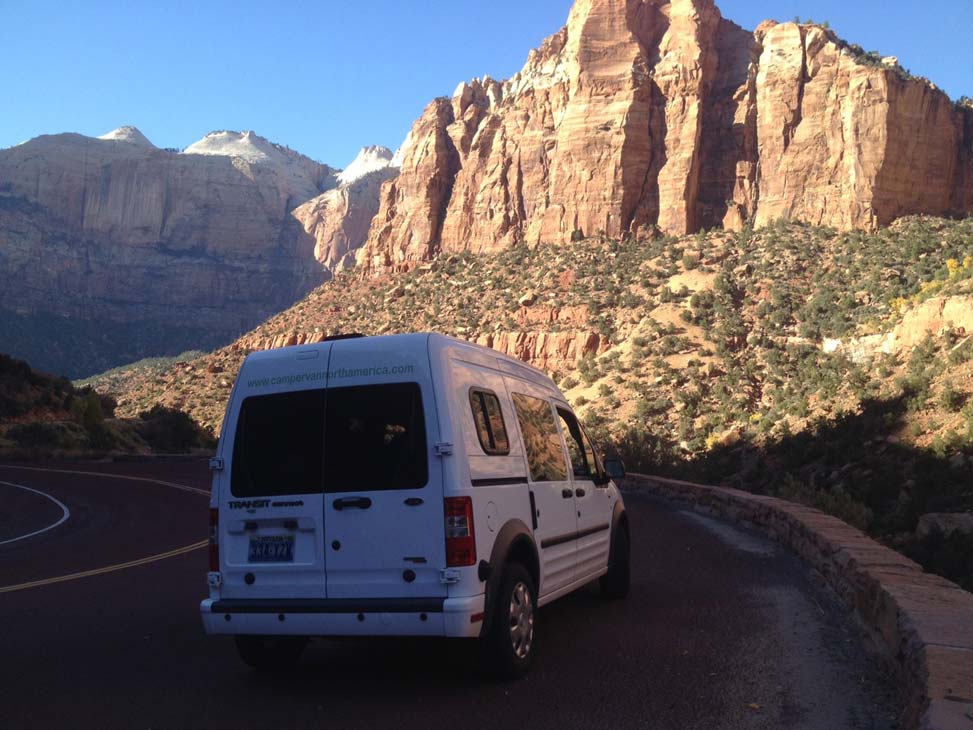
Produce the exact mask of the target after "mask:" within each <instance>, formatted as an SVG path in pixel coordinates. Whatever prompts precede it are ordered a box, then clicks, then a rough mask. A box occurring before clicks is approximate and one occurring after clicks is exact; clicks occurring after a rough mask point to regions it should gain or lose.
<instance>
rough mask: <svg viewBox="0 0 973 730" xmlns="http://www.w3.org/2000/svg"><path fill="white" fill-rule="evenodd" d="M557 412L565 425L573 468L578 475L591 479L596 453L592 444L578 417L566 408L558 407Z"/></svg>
mask: <svg viewBox="0 0 973 730" xmlns="http://www.w3.org/2000/svg"><path fill="white" fill-rule="evenodd" d="M557 414H558V415H559V416H560V417H561V424H562V426H563V427H564V431H565V434H564V440H565V441H567V444H568V454H569V455H570V457H571V468H572V469H573V470H574V475H575V476H576V477H583V478H585V479H590V478H592V477H593V476H594V475H595V471H596V467H595V454H594V451H592V449H591V444H590V443H588V441H587V440H586V439H585V438H584V436H583V435H582V433H581V427H580V426H579V425H578V419H577V418H575V417H574V414H573V413H571V412H570V411H568V410H565V409H564V408H558V409H557Z"/></svg>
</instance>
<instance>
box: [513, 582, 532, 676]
mask: <svg viewBox="0 0 973 730" xmlns="http://www.w3.org/2000/svg"><path fill="white" fill-rule="evenodd" d="M533 640H534V602H533V600H532V598H531V595H530V589H529V588H528V587H527V586H526V585H525V584H524V583H518V584H517V585H516V586H514V590H513V593H512V594H511V596H510V643H511V645H512V646H513V650H514V654H515V655H516V656H517V658H518V659H524V658H526V657H527V655H528V654H529V653H530V645H531V643H532V642H533Z"/></svg>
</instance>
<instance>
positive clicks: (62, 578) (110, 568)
mask: <svg viewBox="0 0 973 730" xmlns="http://www.w3.org/2000/svg"><path fill="white" fill-rule="evenodd" d="M208 544H209V541H208V540H201V541H200V542H195V543H193V544H192V545H186V546H185V547H181V548H176V549H175V550H170V551H169V552H167V553H159V554H158V555H150V556H149V557H147V558H139V559H138V560H130V561H129V562H127V563H118V564H116V565H107V566H105V567H104V568H95V569H94V570H84V571H81V572H80V573H71V574H69V575H59V576H57V577H56V578H44V579H43V580H33V581H31V582H30V583H19V584H18V585H13V586H3V587H0V593H13V592H14V591H23V590H26V589H28V588H38V587H40V586H48V585H51V584H53V583H64V582H66V581H69V580H79V579H81V578H91V577H92V576H95V575H104V574H105V573H114V572H115V571H117V570H125V569H126V568H134V567H136V566H139V565H146V564H147V563H155V562H158V561H159V560H165V559H166V558H174V557H176V556H177V555H183V554H185V553H189V552H192V551H193V550H200V549H202V548H204V547H206V546H207V545H208Z"/></svg>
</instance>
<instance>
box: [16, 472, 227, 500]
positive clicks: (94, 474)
mask: <svg viewBox="0 0 973 730" xmlns="http://www.w3.org/2000/svg"><path fill="white" fill-rule="evenodd" d="M0 469H21V470H23V471H46V472H52V473H54V474H82V475H84V476H89V477H107V478H109V479H128V480H129V481H131V482H149V483H150V484H161V485H162V486H164V487H172V488H173V489H181V490H182V491H184V492H193V493H194V494H202V495H204V496H206V497H208V496H209V491H208V490H206V489H199V488H197V487H189V486H186V485H185V484H176V483H175V482H164V481H162V480H161V479H150V478H149V477H132V476H128V475H127V474H110V473H108V472H103V471H76V470H73V469H45V468H43V467H40V466H15V465H13V464H0Z"/></svg>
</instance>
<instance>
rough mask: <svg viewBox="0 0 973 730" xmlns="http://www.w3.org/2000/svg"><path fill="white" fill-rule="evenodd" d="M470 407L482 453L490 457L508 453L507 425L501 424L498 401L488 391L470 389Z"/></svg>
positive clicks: (494, 394)
mask: <svg viewBox="0 0 973 730" xmlns="http://www.w3.org/2000/svg"><path fill="white" fill-rule="evenodd" d="M470 407H471V408H472V409H473V422H474V423H475V424H476V435H477V438H479V439H480V446H481V447H482V448H483V451H484V453H486V454H489V455H490V456H506V455H507V454H509V453H510V441H509V440H508V439H507V425H506V424H505V423H504V422H503V411H501V410H500V399H499V398H497V394H496V393H493V392H491V391H489V390H478V389H477V388H470Z"/></svg>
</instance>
